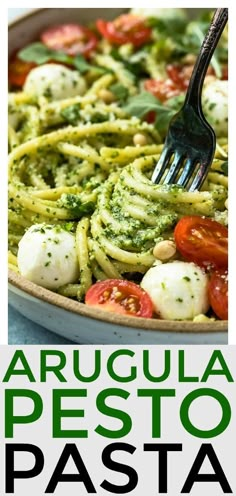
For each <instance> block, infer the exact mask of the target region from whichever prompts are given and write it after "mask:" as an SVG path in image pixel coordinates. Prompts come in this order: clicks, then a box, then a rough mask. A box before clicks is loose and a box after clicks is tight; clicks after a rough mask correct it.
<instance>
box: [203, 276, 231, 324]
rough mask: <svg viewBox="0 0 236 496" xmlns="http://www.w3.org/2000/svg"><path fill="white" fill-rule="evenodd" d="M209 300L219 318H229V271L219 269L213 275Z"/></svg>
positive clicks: (209, 288) (209, 289)
mask: <svg viewBox="0 0 236 496" xmlns="http://www.w3.org/2000/svg"><path fill="white" fill-rule="evenodd" d="M208 293H209V300H210V304H211V307H212V309H213V310H214V312H215V314H216V315H217V317H219V319H222V320H228V272H227V271H225V270H217V272H214V273H213V274H212V276H211V279H210V282H209V287H208Z"/></svg>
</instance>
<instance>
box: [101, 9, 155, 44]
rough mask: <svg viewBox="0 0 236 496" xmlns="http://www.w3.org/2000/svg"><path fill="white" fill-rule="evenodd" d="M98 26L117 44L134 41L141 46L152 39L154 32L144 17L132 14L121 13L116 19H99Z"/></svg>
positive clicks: (102, 33) (107, 37)
mask: <svg viewBox="0 0 236 496" xmlns="http://www.w3.org/2000/svg"><path fill="white" fill-rule="evenodd" d="M96 26H97V29H98V31H99V33H100V34H101V35H102V36H104V38H106V39H107V40H109V41H110V42H111V43H114V44H115V45H123V44H125V43H132V45H134V46H136V47H139V46H141V45H143V44H144V43H146V42H147V41H149V40H150V38H151V33H152V31H151V29H150V28H149V27H147V26H146V25H145V21H144V19H142V18H141V17H138V16H135V15H132V14H124V15H121V16H120V17H117V19H115V20H114V21H104V20H103V19H98V20H97V22H96Z"/></svg>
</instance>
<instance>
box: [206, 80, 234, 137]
mask: <svg viewBox="0 0 236 496" xmlns="http://www.w3.org/2000/svg"><path fill="white" fill-rule="evenodd" d="M202 107H203V111H204V114H205V117H206V120H207V121H209V124H211V126H212V127H213V129H214V131H215V133H216V136H223V137H227V136H228V81H220V80H218V79H217V80H215V81H211V82H209V83H208V84H206V85H205V86H204V88H203V92H202Z"/></svg>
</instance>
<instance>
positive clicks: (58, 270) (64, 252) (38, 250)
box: [17, 224, 79, 289]
mask: <svg viewBox="0 0 236 496" xmlns="http://www.w3.org/2000/svg"><path fill="white" fill-rule="evenodd" d="M17 260H18V267H19V271H20V273H21V275H22V276H24V277H26V278H27V279H29V280H30V281H32V282H34V283H35V284H39V285H40V286H43V287H44V288H48V289H57V288H59V287H60V286H62V285H63V284H67V283H72V282H75V281H76V280H77V278H78V275H79V264H78V259H77V254H76V247H75V236H74V235H73V234H71V233H70V232H68V231H65V230H64V229H62V228H61V227H60V226H50V225H45V224H35V225H33V226H31V227H30V228H29V229H28V230H27V231H26V232H25V234H24V236H23V237H22V239H21V241H20V243H19V250H18V256H17Z"/></svg>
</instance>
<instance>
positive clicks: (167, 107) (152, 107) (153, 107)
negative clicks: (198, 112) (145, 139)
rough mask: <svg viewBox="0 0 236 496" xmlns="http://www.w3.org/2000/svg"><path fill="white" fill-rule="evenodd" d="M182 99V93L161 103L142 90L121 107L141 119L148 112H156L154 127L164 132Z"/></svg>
mask: <svg viewBox="0 0 236 496" xmlns="http://www.w3.org/2000/svg"><path fill="white" fill-rule="evenodd" d="M183 101H184V95H179V96H177V97H173V98H170V99H169V100H168V102H167V103H165V104H163V103H162V102H160V100H158V98H156V97H155V96H154V95H152V94H151V93H149V92H148V91H143V92H142V93H140V94H139V95H137V96H133V97H131V98H129V100H128V102H127V104H126V105H124V106H123V109H124V111H125V112H127V114H130V115H133V116H136V117H138V118H139V119H142V117H145V115H147V114H148V113H149V112H153V111H154V112H156V121H155V124H154V125H155V127H156V128H157V129H158V131H160V132H162V133H165V132H166V131H167V128H168V125H169V122H170V120H171V118H172V117H173V116H174V115H175V114H176V112H177V111H178V110H179V109H180V108H181V106H182V104H183Z"/></svg>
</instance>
